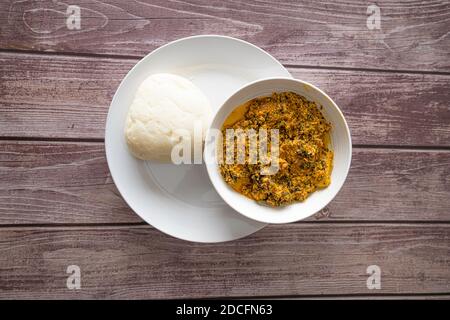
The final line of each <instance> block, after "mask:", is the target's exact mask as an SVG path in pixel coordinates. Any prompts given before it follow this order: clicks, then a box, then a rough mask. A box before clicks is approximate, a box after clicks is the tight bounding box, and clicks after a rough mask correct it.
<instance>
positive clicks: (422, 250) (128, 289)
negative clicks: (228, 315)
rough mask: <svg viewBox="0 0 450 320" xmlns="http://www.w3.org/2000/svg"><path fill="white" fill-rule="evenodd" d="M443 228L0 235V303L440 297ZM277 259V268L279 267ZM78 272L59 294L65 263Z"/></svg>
mask: <svg viewBox="0 0 450 320" xmlns="http://www.w3.org/2000/svg"><path fill="white" fill-rule="evenodd" d="M449 242H450V225H442V224H437V225H433V224H427V225H414V224H412V225H410V224H406V225H383V224H381V225H380V224H356V225H355V224H351V223H349V224H340V225H336V224H307V225H305V224H303V225H296V224H292V225H287V226H275V225H274V226H270V227H267V228H265V229H263V230H261V231H260V232H257V233H255V234H254V235H252V236H249V237H247V238H245V239H241V240H238V241H232V242H228V243H223V244H209V245H207V244H190V243H186V242H185V241H181V240H177V239H174V238H171V237H169V236H166V235H164V234H162V233H161V232H159V231H157V230H155V229H152V228H151V227H149V226H133V227H131V226H129V227H127V228H123V227H120V228H117V227H96V228H91V227H70V228H69V227H65V228H58V227H52V228H36V227H34V228H19V229H16V228H9V229H3V230H0V252H2V255H1V256H0V272H2V273H6V274H7V275H8V278H7V281H4V283H2V285H1V287H0V289H1V290H0V298H2V297H5V298H6V297H9V296H11V295H14V296H17V297H23V298H29V297H34V296H35V295H37V296H39V297H40V298H46V297H50V298H55V297H56V298H60V297H64V298H66V297H78V298H105V297H108V298H127V297H134V298H163V297H164V298H188V297H189V298H190V297H217V296H223V297H232V296H241V297H247V296H267V295H287V296H292V295H308V294H309V295H311V294H333V295H337V294H362V293H367V291H368V290H367V287H366V279H367V274H366V268H367V266H369V265H372V264H374V263H375V262H376V264H378V265H379V266H380V268H382V270H383V289H382V290H380V291H379V292H378V293H380V294H381V293H382V292H389V293H392V294H405V293H410V292H415V293H416V294H421V293H433V294H445V293H448V292H449V290H450V284H449V282H448V277H449V270H448V265H449V263H450V247H449V246H448V244H449ZM280 261H282V263H280ZM68 263H69V264H75V265H78V266H80V268H81V269H82V270H83V278H82V281H83V282H82V286H83V289H82V290H80V291H75V292H74V291H72V292H70V291H69V292H68V290H67V289H66V288H65V282H66V279H67V274H66V267H67V264H68Z"/></svg>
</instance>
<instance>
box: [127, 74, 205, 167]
mask: <svg viewBox="0 0 450 320" xmlns="http://www.w3.org/2000/svg"><path fill="white" fill-rule="evenodd" d="M210 120H211V106H210V103H209V100H208V98H207V97H206V96H205V95H204V94H203V92H202V91H200V89H199V88H197V87H196V86H195V85H194V84H193V83H192V82H191V81H189V80H188V79H186V78H183V77H180V76H177V75H174V74H168V73H159V74H154V75H151V76H149V77H148V78H147V79H145V80H144V81H143V82H142V84H141V85H140V86H139V88H138V90H137V91H136V95H135V97H134V100H133V102H132V104H131V106H130V108H129V111H128V115H127V120H126V124H125V138H126V141H127V144H128V148H129V150H130V151H131V153H132V154H133V155H134V156H135V157H137V158H139V159H143V160H156V161H160V162H170V160H171V151H172V148H173V147H174V146H175V145H177V144H178V143H180V142H181V141H182V140H183V139H185V138H190V139H191V141H192V143H193V141H194V140H193V139H194V124H197V125H199V124H200V125H201V128H202V134H203V138H204V135H205V132H206V130H207V128H208V126H209V124H210Z"/></svg>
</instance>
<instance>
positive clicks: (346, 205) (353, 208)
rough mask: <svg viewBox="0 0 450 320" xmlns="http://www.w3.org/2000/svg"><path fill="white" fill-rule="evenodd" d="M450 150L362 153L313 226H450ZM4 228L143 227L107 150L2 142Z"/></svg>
mask: <svg viewBox="0 0 450 320" xmlns="http://www.w3.org/2000/svg"><path fill="white" fill-rule="evenodd" d="M449 190H450V151H447V150H443V151H442V150H437V151H430V150H395V149H371V148H356V149H354V152H353V159H352V167H351V169H350V173H349V176H348V178H347V181H346V183H345V185H344V187H343V189H342V190H341V191H340V193H339V194H338V195H337V197H336V199H335V200H334V201H333V202H332V203H331V204H330V205H329V206H328V207H327V208H326V209H325V210H323V211H322V212H320V213H318V214H316V215H315V216H313V217H311V218H309V219H308V220H307V221H308V222H310V221H318V220H321V221H325V220H326V221H402V222H407V221H424V222H430V221H436V222H439V221H441V222H444V221H445V222H450V201H448V197H449ZM0 199H1V200H2V205H1V206H0V225H16V224H48V223H59V224H66V223H139V222H141V220H140V218H139V217H138V216H137V215H135V214H134V213H133V212H132V211H131V209H129V208H128V206H127V205H126V204H125V202H124V201H123V200H122V198H121V196H120V194H119V192H118V191H117V189H116V188H115V186H114V183H113V181H112V179H111V176H110V173H109V171H108V166H107V163H106V158H105V151H104V145H103V143H95V142H22V141H21V142H17V141H0Z"/></svg>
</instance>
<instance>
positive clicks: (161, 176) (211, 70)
mask: <svg viewBox="0 0 450 320" xmlns="http://www.w3.org/2000/svg"><path fill="white" fill-rule="evenodd" d="M160 72H168V73H174V74H177V75H181V76H183V77H186V78H188V79H190V80H191V81H192V82H193V83H194V84H196V85H197V86H198V87H199V88H200V89H201V90H202V91H203V92H204V93H205V94H206V95H207V96H208V98H209V99H210V101H211V104H212V107H213V111H214V112H216V111H217V110H218V108H219V107H220V106H221V105H222V104H223V102H224V101H225V100H226V99H227V98H228V97H229V96H230V95H231V94H233V93H234V92H235V91H236V90H237V89H239V88H240V87H242V86H243V85H245V84H247V83H249V82H252V81H255V80H257V79H262V78H266V77H291V75H290V74H289V72H288V71H287V70H286V69H285V68H284V67H283V66H282V65H281V64H280V63H279V62H278V61H277V60H276V59H275V58H273V57H272V56H270V55H269V54H268V53H267V52H265V51H263V50H261V49H260V48H258V47H256V46H254V45H252V44H250V43H248V42H245V41H242V40H238V39H234V38H230V37H224V36H212V35H207V36H195V37H189V38H184V39H180V40H177V41H174V42H171V43H169V44H166V45H164V46H162V47H160V48H158V49H156V50H155V51H153V52H152V53H150V54H149V55H147V56H146V57H145V58H144V59H142V60H141V61H139V63H137V64H136V66H134V68H133V69H132V70H131V71H130V72H129V73H128V74H127V76H126V77H125V79H124V80H123V81H122V83H121V84H120V86H119V88H118V89H117V92H116V94H115V95H114V98H113V100H112V103H111V106H110V108H109V112H108V118H107V121H106V132H105V148H106V158H107V160H108V166H109V170H110V171H111V175H112V178H113V180H114V182H115V184H116V186H117V188H118V189H119V191H120V193H121V195H122V197H123V198H124V199H125V201H126V202H127V203H128V205H129V206H130V207H131V208H132V209H133V210H134V212H136V213H137V214H138V215H139V216H140V217H141V218H142V219H144V220H145V221H146V222H147V223H149V224H151V225H152V226H154V227H155V228H157V229H159V230H161V231H162V232H165V233H167V234H169V235H171V236H174V237H177V238H180V239H184V240H188V241H196V242H222V241H230V240H234V239H238V238H241V237H244V236H247V235H249V234H252V233H254V232H256V231H258V230H260V229H261V228H263V227H264V226H265V224H264V223H261V222H257V221H254V220H251V219H248V218H246V217H244V216H242V215H241V214H239V213H237V212H236V211H234V210H233V209H232V208H230V207H229V206H228V205H227V204H225V202H224V201H223V200H222V199H221V197H220V196H219V195H218V194H217V193H216V191H215V189H214V187H213V186H212V184H211V182H210V181H209V178H208V174H207V172H206V167H205V165H204V164H201V165H179V166H176V165H173V164H155V163H151V162H145V161H141V160H138V159H136V158H134V157H133V156H131V154H130V153H129V152H128V149H127V145H126V142H125V138H124V125H125V118H126V115H127V112H128V106H129V105H130V104H131V102H132V99H133V97H134V93H135V91H136V89H137V88H138V86H139V84H140V83H141V82H142V81H143V80H144V79H145V78H146V77H147V76H149V75H151V74H154V73H160Z"/></svg>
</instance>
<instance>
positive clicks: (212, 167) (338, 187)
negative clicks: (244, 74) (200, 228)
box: [203, 77, 353, 224]
mask: <svg viewBox="0 0 450 320" xmlns="http://www.w3.org/2000/svg"><path fill="white" fill-rule="evenodd" d="M279 80H282V81H288V82H295V83H297V84H302V85H305V86H307V87H309V88H312V89H313V90H315V91H317V92H318V93H319V94H320V95H322V96H323V97H325V98H326V99H328V100H329V101H330V103H331V105H332V106H333V107H334V108H335V110H336V111H337V113H338V115H339V117H340V120H341V121H342V123H343V124H344V129H345V137H346V139H347V140H348V150H347V153H348V163H347V166H346V167H345V172H344V174H343V177H344V179H342V182H340V183H339V184H338V185H336V191H335V192H334V194H332V197H331V198H330V199H329V200H328V201H327V202H325V203H324V204H323V206H320V208H319V209H318V210H317V211H316V212H313V213H311V214H309V215H308V216H306V217H305V216H303V217H299V218H295V219H277V220H267V219H263V218H261V219H259V218H257V217H256V218H255V216H253V215H248V214H246V213H245V212H242V210H241V208H240V207H239V206H236V205H235V204H234V203H232V202H230V201H228V200H227V199H225V197H224V196H223V195H222V193H221V191H220V190H219V189H218V188H217V186H216V182H215V179H213V178H212V171H211V170H218V165H217V163H215V162H213V163H208V161H205V165H206V171H207V172H208V177H209V179H210V181H211V184H212V185H213V186H214V189H215V190H216V191H217V193H218V194H219V195H220V197H221V198H222V199H223V200H224V201H225V203H227V204H228V205H229V206H230V207H231V208H233V209H234V210H235V211H237V212H239V213H240V214H242V215H243V216H245V217H247V218H250V219H253V220H256V221H259V222H264V223H269V224H284V223H292V222H296V221H300V220H303V219H306V218H308V217H311V216H313V215H314V214H316V213H317V212H320V211H321V210H322V209H323V208H325V207H326V206H327V205H328V204H329V203H330V202H331V201H332V200H333V199H334V198H335V197H336V195H337V194H338V193H339V191H340V190H341V189H342V186H343V185H344V183H345V181H346V180H347V177H348V173H349V171H350V166H351V162H352V153H353V147H352V137H351V133H350V129H349V127H348V124H347V121H346V120H345V117H344V114H343V113H342V110H341V109H340V108H339V107H338V105H337V104H336V102H334V100H333V99H331V98H330V96H328V95H327V94H326V93H325V92H324V91H323V90H321V89H320V88H318V87H316V86H315V85H313V84H311V83H309V82H307V81H304V80H300V79H295V78H288V77H268V78H263V79H259V80H255V81H253V82H250V83H248V84H245V85H243V86H242V87H240V88H239V89H237V90H236V91H235V92H234V93H233V94H231V95H230V96H229V97H228V98H227V99H226V100H225V101H224V102H223V104H222V105H221V106H220V107H219V108H218V109H217V111H216V113H215V114H214V116H213V117H212V120H211V123H210V125H209V127H208V130H207V131H206V137H207V138H206V139H208V137H210V131H211V129H212V125H213V123H214V122H215V120H216V118H217V116H218V114H219V113H220V111H221V110H222V109H223V107H224V106H225V105H227V104H228V103H229V101H230V100H231V99H233V98H234V96H236V95H237V94H238V93H240V92H241V91H243V90H246V89H248V88H249V87H251V86H254V85H256V84H258V83H261V82H271V81H279ZM278 91H279V90H278ZM236 107H237V106H236ZM236 107H235V108H236ZM235 108H233V109H231V110H230V112H229V113H228V114H227V115H226V117H228V116H229V114H230V113H231V112H232V111H233V110H234V109H235ZM209 145H210V143H205V146H204V150H203V159H207V157H206V154H207V153H210V151H211V150H210V147H208V146H209ZM234 192H236V191H234ZM236 193H237V192H236ZM248 200H249V201H254V200H252V199H250V198H248ZM274 216H276V217H277V218H279V215H274Z"/></svg>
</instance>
